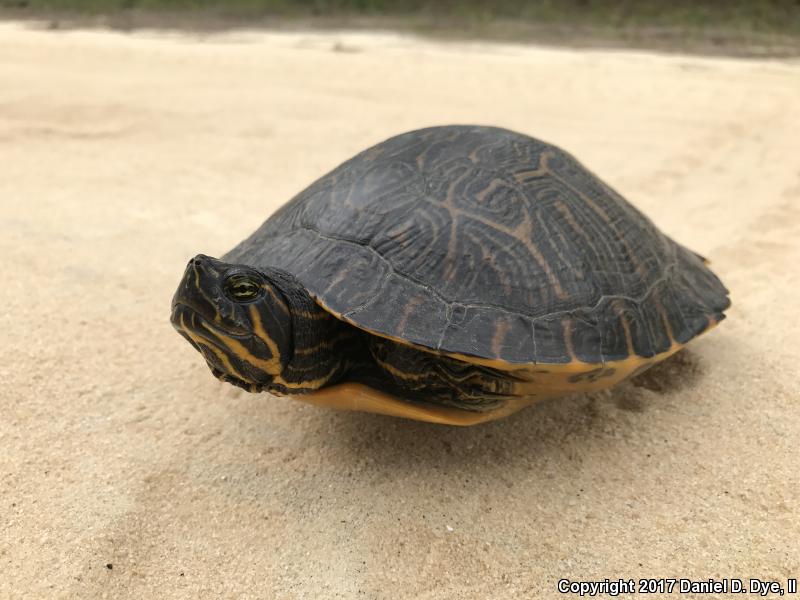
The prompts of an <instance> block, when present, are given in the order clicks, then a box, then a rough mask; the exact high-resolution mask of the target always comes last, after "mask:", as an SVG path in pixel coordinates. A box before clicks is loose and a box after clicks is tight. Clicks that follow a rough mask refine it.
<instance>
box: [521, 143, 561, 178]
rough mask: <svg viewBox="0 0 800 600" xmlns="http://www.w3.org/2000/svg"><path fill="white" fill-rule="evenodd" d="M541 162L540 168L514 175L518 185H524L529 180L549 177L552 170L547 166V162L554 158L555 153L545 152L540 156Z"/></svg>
mask: <svg viewBox="0 0 800 600" xmlns="http://www.w3.org/2000/svg"><path fill="white" fill-rule="evenodd" d="M540 157H541V162H540V163H539V166H538V167H537V168H535V169H531V170H529V171H520V172H518V173H514V180H515V181H516V182H517V183H523V182H525V181H526V180H528V179H531V178H533V177H541V176H542V175H547V174H548V173H550V168H549V167H548V166H547V161H548V160H549V159H550V158H552V157H553V152H552V151H550V150H545V151H544V152H542V154H541V155H540Z"/></svg>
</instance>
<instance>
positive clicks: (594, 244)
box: [224, 126, 729, 368]
mask: <svg viewBox="0 0 800 600" xmlns="http://www.w3.org/2000/svg"><path fill="white" fill-rule="evenodd" d="M224 259H225V260H227V261H229V262H238V263H244V264H248V265H251V266H253V267H256V268H259V267H262V268H266V267H273V268H274V267H277V268H280V269H283V270H285V271H288V272H290V273H291V274H293V275H294V276H295V277H296V278H297V279H298V280H299V281H300V283H302V284H303V285H304V286H305V287H306V288H307V289H308V291H309V292H310V293H311V294H312V295H313V296H314V297H315V298H316V299H317V300H318V302H319V303H320V304H321V305H322V306H324V307H326V308H327V309H328V310H330V311H331V312H332V313H334V314H336V315H339V316H341V318H344V319H345V320H347V321H348V322H351V323H353V324H354V325H356V326H357V327H360V328H361V329H364V330H366V331H369V332H372V333H374V334H377V335H381V336H385V337H389V338H392V339H395V340H398V341H403V342H407V343H411V344H414V345H417V346H419V347H421V348H426V349H430V350H433V351H439V352H445V353H452V354H456V355H462V356H466V357H467V359H468V360H478V359H480V360H484V359H485V360H489V361H494V362H493V363H492V364H497V365H500V364H507V365H508V366H509V368H514V367H515V366H519V365H530V364H533V363H538V364H542V365H546V364H548V363H551V364H554V365H568V364H570V363H588V364H589V365H593V364H597V365H600V364H603V363H605V362H609V361H619V360H626V359H627V358H628V357H631V358H633V357H642V358H644V359H649V358H651V357H656V356H659V355H661V354H662V353H665V352H672V351H674V349H675V348H676V347H678V345H680V344H684V343H686V342H687V341H688V340H690V339H691V338H693V337H694V336H696V335H698V334H700V333H702V332H703V331H705V330H706V329H708V328H709V327H710V326H712V325H713V324H714V323H717V322H719V321H720V320H721V319H722V318H724V314H723V312H724V310H725V309H726V308H727V307H728V306H729V300H728V295H727V290H726V289H725V287H724V286H723V285H722V283H721V282H720V281H719V279H718V278H717V277H716V275H714V273H713V272H711V271H710V270H709V269H708V267H707V266H706V265H705V264H704V263H703V261H702V260H701V259H700V258H699V257H698V255H696V254H695V253H693V252H691V251H689V250H687V249H685V248H683V247H682V246H680V245H679V244H676V243H675V242H674V241H672V240H671V239H670V238H668V237H667V236H665V235H664V234H663V233H661V232H660V231H659V230H658V229H657V228H656V226H655V225H654V224H653V223H652V222H651V221H650V220H649V219H648V218H647V217H645V216H644V215H643V214H642V213H640V212H639V211H638V210H637V209H636V208H635V207H633V206H632V205H631V204H629V203H628V202H626V201H625V200H624V199H623V198H622V197H621V196H620V195H619V194H618V193H617V192H615V191H614V190H612V189H611V188H610V187H609V186H608V185H607V184H605V183H604V182H603V181H601V180H600V179H598V178H597V177H596V176H595V175H593V174H592V173H591V172H590V171H589V170H587V169H586V168H585V167H583V166H582V165H581V164H580V163H579V162H578V161H577V160H576V159H575V158H574V157H572V156H571V155H570V154H568V153H566V152H564V151H563V150H561V149H559V148H557V147H556V146H553V145H551V144H548V143H546V142H542V141H539V140H536V139H534V138H531V137H528V136H525V135H522V134H518V133H514V132H512V131H508V130H504V129H498V128H494V127H480V126H448V127H433V128H428V129H422V130H419V131H412V132H409V133H405V134H402V135H399V136H396V137H393V138H390V139H388V140H386V141H384V142H382V143H381V144H378V145H377V146H374V147H372V148H370V149H368V150H366V151H364V152H362V153H361V154H358V155H356V156H355V157H353V158H351V159H350V160H348V161H347V162H345V163H343V164H342V165H340V166H339V167H337V168H336V169H334V170H333V171H332V172H331V173H329V174H327V175H325V176H324V177H322V178H321V179H320V180H318V181H316V182H315V183H314V184H312V185H311V186H309V188H307V189H306V190H304V191H302V192H300V193H299V194H298V195H297V196H296V197H295V198H293V199H292V200H291V201H290V202H288V203H287V204H286V205H285V206H283V207H282V208H281V209H280V210H278V211H277V212H276V213H275V214H274V215H273V216H272V217H270V218H269V219H268V220H267V221H266V222H265V223H264V224H263V225H262V226H261V227H260V228H259V229H258V230H257V231H256V232H254V233H253V234H252V235H251V236H250V237H249V238H248V239H246V240H244V241H243V242H242V243H241V244H239V245H238V246H237V247H236V248H234V249H233V250H232V251H231V252H230V253H228V254H227V255H226V256H225V257H224ZM470 357H471V358H470ZM558 368H562V367H558Z"/></svg>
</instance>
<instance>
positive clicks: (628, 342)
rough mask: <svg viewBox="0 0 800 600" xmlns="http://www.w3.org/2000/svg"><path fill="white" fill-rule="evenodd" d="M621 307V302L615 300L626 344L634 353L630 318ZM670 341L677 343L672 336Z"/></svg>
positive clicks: (615, 307) (615, 308) (629, 350)
mask: <svg viewBox="0 0 800 600" xmlns="http://www.w3.org/2000/svg"><path fill="white" fill-rule="evenodd" d="M619 305H620V301H619V300H615V301H614V311H615V312H616V313H617V316H618V317H619V320H620V323H622V329H623V331H625V344H626V345H627V348H628V352H633V336H631V326H630V323H628V318H627V317H626V316H625V313H624V312H623V310H622V309H621V308H620V307H619ZM669 341H670V342H673V343H674V342H675V340H673V339H672V336H671V335H670V336H669Z"/></svg>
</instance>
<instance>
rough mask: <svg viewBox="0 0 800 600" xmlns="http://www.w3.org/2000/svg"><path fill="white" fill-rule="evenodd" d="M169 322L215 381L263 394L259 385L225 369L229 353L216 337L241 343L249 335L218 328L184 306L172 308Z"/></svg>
mask: <svg viewBox="0 0 800 600" xmlns="http://www.w3.org/2000/svg"><path fill="white" fill-rule="evenodd" d="M170 320H171V322H172V326H173V327H174V328H175V329H176V330H177V331H178V333H179V334H180V335H181V336H182V337H183V338H185V339H186V341H188V342H189V343H190V344H191V345H192V347H193V348H194V349H195V350H197V351H198V352H199V353H200V354H201V355H202V356H203V358H204V359H205V361H206V364H207V365H208V368H209V369H210V370H211V373H212V375H214V377H216V378H217V379H219V380H220V381H224V382H226V383H230V384H232V385H235V386H236V387H239V388H242V389H243V390H247V391H248V392H253V393H255V392H260V391H262V389H263V387H264V386H263V385H262V384H259V383H256V382H254V381H247V380H245V379H242V378H240V377H237V376H235V375H232V374H231V373H230V372H229V371H228V370H227V369H225V368H224V367H225V365H224V364H223V363H224V362H226V358H227V360H228V361H230V360H231V358H230V355H229V353H228V349H227V348H226V347H225V344H224V343H222V341H221V339H222V338H220V337H219V336H224V337H229V338H235V339H237V340H244V339H247V338H249V337H252V335H251V334H249V333H247V334H246V335H237V334H234V333H232V331H230V330H229V329H222V328H220V327H217V326H215V325H214V324H213V323H212V322H210V321H209V320H208V319H207V318H206V317H205V316H203V314H202V313H200V312H199V311H197V310H196V309H195V307H193V306H191V305H189V304H186V303H183V302H178V303H175V304H174V305H173V307H172V315H171V317H170Z"/></svg>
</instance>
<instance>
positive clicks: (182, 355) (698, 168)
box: [0, 24, 800, 599]
mask: <svg viewBox="0 0 800 600" xmlns="http://www.w3.org/2000/svg"><path fill="white" fill-rule="evenodd" d="M799 95H800V63H797V62H794V63H792V62H781V61H769V62H767V61H764V62H761V61H735V60H725V59H702V58H691V57H682V56H658V55H651V54H645V53H629V52H599V51H559V50H554V49H543V48H526V47H522V46H502V45H484V44H455V43H453V44H446V43H432V42H422V41H418V40H414V39H411V38H402V37H395V36H391V35H378V34H375V35H347V34H341V35H337V34H324V35H313V34H283V35H279V34H263V33H262V34H260V33H247V32H241V33H236V34H228V35H218V36H213V37H204V38H201V37H197V36H194V37H193V36H187V35H177V34H176V35H173V36H168V35H163V34H160V35H155V34H147V33H139V34H136V35H133V36H126V35H122V34H114V33H103V32H88V31H75V32H68V33H66V32H46V31H33V30H25V29H22V28H21V27H18V26H15V25H13V24H3V25H0V256H2V260H0V274H2V277H1V278H0V281H2V286H0V300H2V311H0V331H2V333H1V334H0V340H2V344H0V382H1V383H0V412H1V414H2V415H3V416H2V418H0V443H1V446H2V452H0V473H1V474H2V477H1V478H0V502H1V504H0V514H2V519H0V573H2V576H0V597H4V598H39V599H41V598H51V597H52V598H100V597H108V598H137V599H138V598H336V597H340V598H360V597H363V598H387V597H390V598H428V599H433V598H476V599H477V598H489V597H491V598H521V597H528V598H532V597H541V598H544V597H557V596H558V594H557V592H556V586H557V582H558V580H559V579H561V578H565V579H570V580H595V579H603V578H604V577H611V578H618V577H620V578H626V579H627V578H633V579H638V578H640V577H688V578H694V579H701V580H704V579H707V578H717V579H719V578H722V577H739V578H743V579H748V578H751V577H753V578H760V579H762V580H765V579H776V580H780V581H781V582H782V584H784V585H785V583H786V581H785V580H786V578H787V577H797V576H798V575H800V556H799V554H798V547H799V546H798V540H800V508H798V503H797V490H798V489H800V476H799V475H798V469H797V456H798V448H800V411H799V410H798V401H800V383H799V382H798V378H797V365H798V362H800V345H798V338H799V337H800V326H798V318H797V305H798V303H797V297H798V292H800V280H798V268H797V265H798V264H800V242H798V240H799V239H800V144H799V143H798V140H800V112H798V110H797V105H798V97H799ZM444 123H484V124H495V125H501V126H505V127H509V128H512V129H516V130H519V131H522V132H524V133H527V134H530V135H534V136H536V137H540V138H543V139H545V140H548V141H551V142H554V143H557V144H559V145H561V146H563V147H564V148H566V149H568V150H570V151H571V152H573V153H574V154H576V155H577V156H578V157H579V159H580V160H581V161H583V162H584V163H585V164H586V165H587V166H589V167H590V168H591V169H592V170H594V171H595V172H597V173H598V174H600V175H601V177H603V178H604V179H605V180H607V181H608V182H609V183H610V184H611V185H613V186H614V187H616V188H617V189H618V190H619V191H620V192H622V193H623V195H625V196H626V197H628V198H629V199H630V200H631V201H632V202H634V203H635V204H636V205H637V206H638V207H639V208H641V209H642V210H643V211H644V212H645V213H647V214H648V215H649V216H650V217H651V218H652V219H653V220H654V221H655V222H656V223H657V224H658V225H659V226H660V227H662V228H663V229H664V230H665V231H666V232H667V233H668V234H669V235H671V236H673V237H674V238H675V239H677V240H678V241H680V242H682V243H684V244H686V245H687V246H689V247H691V248H692V249H694V250H695V251H697V252H699V253H701V254H703V255H704V256H707V257H709V258H710V259H711V260H712V261H713V264H714V268H715V270H716V272H717V273H718V274H719V275H720V276H721V278H722V279H723V281H725V283H726V284H727V285H728V286H729V288H730V289H731V292H732V299H733V308H732V309H731V310H730V312H729V318H728V319H727V320H726V321H725V322H724V323H723V324H722V325H721V326H720V327H719V328H718V329H717V330H715V331H714V332H712V333H710V334H709V335H708V336H706V337H704V338H702V339H700V340H698V341H697V342H695V343H693V344H692V345H691V347H690V348H689V349H688V350H686V351H684V352H682V353H681V354H679V355H677V356H676V357H675V358H674V359H672V360H670V361H668V362H667V363H666V364H665V365H663V366H661V367H659V368H656V369H654V370H653V371H651V372H649V373H647V374H645V375H644V376H642V377H640V378H638V379H636V380H634V381H633V382H629V383H626V384H624V385H623V386H622V387H620V388H618V389H616V390H613V391H610V392H605V393H598V394H593V395H578V396H571V397H568V398H564V399H561V400H556V401H551V402H547V403H543V404H540V405H537V406H534V407H532V408H529V409H527V410H525V411H523V412H522V413H520V414H518V415H515V416H513V417H511V418H508V419H506V420H504V421H501V422H497V423H492V424H488V425H485V426H480V427H476V428H471V429H456V428H447V427H441V426H435V425H426V424H423V423H414V422H408V421H403V420H395V419H390V418H385V417H379V416H374V415H365V414H354V413H340V412H334V411H331V410H325V409H320V408H315V407H312V406H308V405H305V404H301V403H298V402H293V401H291V400H286V399H275V398H272V397H269V396H267V395H260V396H253V395H248V394H246V393H244V392H241V391H239V390H237V389H235V388H233V387H231V386H226V385H224V384H221V383H219V382H217V381H216V380H215V379H214V378H213V377H212V376H211V375H210V374H209V372H208V369H207V368H206V366H205V365H204V363H203V361H202V360H201V357H200V356H199V355H198V354H197V353H196V352H195V351H194V350H193V349H192V348H191V347H190V346H189V345H188V344H186V342H184V341H183V340H182V339H180V338H179V336H178V335H176V334H175V332H174V331H173V330H172V328H171V327H170V325H169V322H168V313H169V301H170V298H171V295H172V293H173V291H174V289H175V286H176V285H177V283H178V280H179V278H180V276H181V273H182V271H183V267H184V265H185V262H186V260H187V259H188V258H189V257H190V256H192V255H194V254H196V253H198V252H204V253H207V254H211V255H220V254H222V253H223V252H225V251H227V250H228V249H229V248H231V247H232V246H233V245H234V244H235V243H236V242H238V241H239V240H240V239H242V238H243V237H244V236H246V235H247V234H249V233H250V232H251V231H252V230H253V229H254V228H255V227H256V226H257V225H258V224H260V223H261V222H262V221H263V220H264V219H265V218H266V217H267V216H268V215H269V214H270V212H271V211H273V210H274V209H275V208H276V207H278V206H279V205H280V204H281V203H282V202H284V201H285V200H287V199H288V198H289V197H291V196H292V195H293V194H294V193H295V192H297V191H299V190H300V189H302V188H303V187H305V186H306V185H307V184H308V183H310V182H311V181H312V180H314V179H315V178H316V177H318V176H319V175H321V174H323V173H324V172H326V171H327V170H329V169H331V168H332V167H334V166H335V165H337V164H338V163H339V162H341V161H342V160H344V159H346V158H348V157H349V156H351V155H352V154H353V153H355V152H356V151H358V150H360V149H362V148H364V147H366V146H368V145H370V144H372V143H375V142H378V141H380V140H382V139H384V138H386V137H388V136H389V135H392V134H395V133H398V132H401V131H404V130H408V129H413V128H418V127H423V126H428V125H434V124H444Z"/></svg>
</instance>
